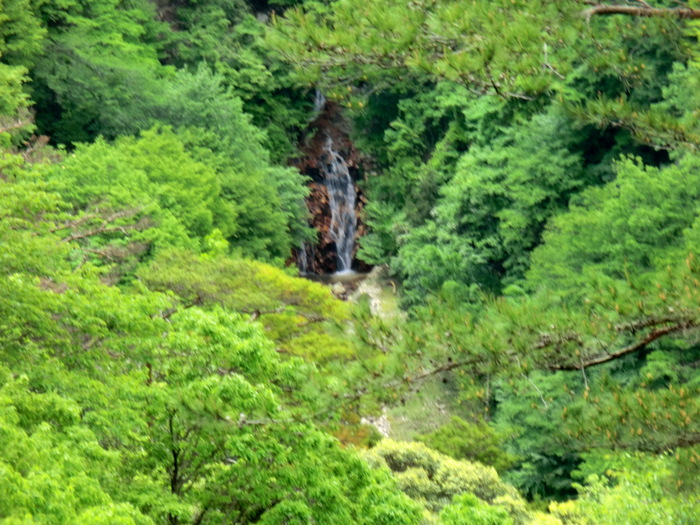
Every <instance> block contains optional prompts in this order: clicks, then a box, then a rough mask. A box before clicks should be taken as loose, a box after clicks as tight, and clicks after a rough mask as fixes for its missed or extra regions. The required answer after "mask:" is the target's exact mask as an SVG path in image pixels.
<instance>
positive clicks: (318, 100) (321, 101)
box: [311, 89, 326, 120]
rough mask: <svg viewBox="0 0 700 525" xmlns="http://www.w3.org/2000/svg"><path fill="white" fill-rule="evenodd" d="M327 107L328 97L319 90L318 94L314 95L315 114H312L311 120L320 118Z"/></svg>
mask: <svg viewBox="0 0 700 525" xmlns="http://www.w3.org/2000/svg"><path fill="white" fill-rule="evenodd" d="M325 106H326V97H325V96H323V93H321V90H320V89H317V90H316V94H315V95H314V112H313V113H312V114H311V116H312V119H311V120H314V119H315V118H316V117H318V116H319V115H320V114H321V111H323V108H324V107H325Z"/></svg>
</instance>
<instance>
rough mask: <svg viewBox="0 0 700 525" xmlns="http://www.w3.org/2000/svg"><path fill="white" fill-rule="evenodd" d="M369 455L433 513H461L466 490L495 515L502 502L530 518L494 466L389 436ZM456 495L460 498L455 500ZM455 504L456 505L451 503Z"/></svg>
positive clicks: (521, 519)
mask: <svg viewBox="0 0 700 525" xmlns="http://www.w3.org/2000/svg"><path fill="white" fill-rule="evenodd" d="M366 455H367V458H368V460H369V461H370V464H373V465H375V467H376V466H388V467H389V468H390V469H391V471H392V472H393V473H394V477H395V478H396V480H397V482H398V485H399V487H400V488H401V490H402V491H403V492H405V493H406V494H408V495H409V496H410V497H411V498H412V499H413V500H416V501H419V502H421V503H422V504H423V505H425V507H426V509H427V510H428V511H429V512H431V513H440V512H441V511H442V512H443V513H444V512H446V514H445V515H446V516H447V517H448V519H454V516H455V515H456V514H458V513H459V512H460V508H461V507H460V506H462V505H464V506H466V505H468V503H467V502H468V501H471V500H469V499H461V497H460V495H462V494H465V493H467V494H468V496H471V497H473V498H475V499H476V498H478V499H477V501H478V502H479V503H478V504H477V505H478V506H479V507H482V506H483V507H488V508H491V509H494V510H493V512H494V515H495V516H499V515H500V514H501V512H502V509H501V508H500V507H498V505H499V504H503V505H505V506H506V507H507V508H508V512H509V513H510V514H512V515H514V516H517V518H516V520H517V523H526V522H527V521H528V516H529V515H528V512H527V510H526V509H525V504H524V502H523V501H522V500H521V499H520V498H519V496H517V493H516V492H515V490H514V489H513V488H512V487H510V486H508V485H506V484H505V483H503V482H502V481H501V480H500V479H499V478H498V474H496V471H495V470H494V469H493V468H492V467H485V466H483V465H481V464H479V463H470V462H468V461H457V460H454V459H452V458H450V457H447V456H445V455H443V454H440V453H439V452H435V451H433V450H431V449H429V448H428V447H426V446H425V445H423V444H420V443H401V442H395V441H391V440H386V439H385V440H383V441H381V442H380V443H379V444H378V445H377V446H375V447H374V448H372V449H371V450H369V451H368V452H367V453H366ZM454 497H457V499H455V500H454V502H453V498H454ZM453 503H454V505H457V508H454V507H453V506H452V504H453ZM491 505H494V506H491ZM483 507H482V508H483ZM443 509H445V510H443ZM447 509H450V510H447ZM441 517H442V514H441ZM448 523H451V522H450V521H448ZM456 523H461V522H456ZM506 523H508V522H506ZM510 523H512V522H510Z"/></svg>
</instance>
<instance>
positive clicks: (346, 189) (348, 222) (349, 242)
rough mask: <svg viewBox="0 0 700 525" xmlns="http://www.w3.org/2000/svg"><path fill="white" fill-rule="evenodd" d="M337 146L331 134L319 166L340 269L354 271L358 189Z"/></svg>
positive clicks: (338, 268)
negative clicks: (329, 209)
mask: <svg viewBox="0 0 700 525" xmlns="http://www.w3.org/2000/svg"><path fill="white" fill-rule="evenodd" d="M334 148H335V145H334V143H333V139H332V138H331V136H330V135H328V136H327V139H326V143H325V147H324V152H323V153H324V154H323V157H322V158H321V159H319V160H320V161H321V162H320V166H319V167H320V169H321V174H322V175H323V183H324V185H325V186H326V189H327V190H328V201H329V205H330V208H331V226H330V236H331V239H332V240H333V242H335V246H336V253H337V271H338V273H342V272H349V271H351V270H352V251H353V248H354V246H355V232H356V231H357V214H356V213H355V201H356V200H357V192H356V191H355V183H354V182H353V180H352V177H351V176H350V171H349V170H348V165H347V164H346V162H345V159H344V158H343V157H342V156H341V155H340V154H339V153H338V152H337V151H336V150H335V149H334Z"/></svg>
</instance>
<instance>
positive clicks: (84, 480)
mask: <svg viewBox="0 0 700 525" xmlns="http://www.w3.org/2000/svg"><path fill="white" fill-rule="evenodd" d="M2 375H3V377H2V379H1V380H0V429H2V430H1V431H0V450H1V451H2V454H1V456H2V460H0V494H2V495H3V497H2V498H0V516H2V517H3V518H5V519H7V520H9V521H10V522H12V523H24V522H25V520H27V522H29V521H31V522H41V523H56V524H63V523H65V524H68V523H120V524H124V525H132V524H133V525H137V524H143V525H146V524H149V523H152V522H151V520H149V519H148V518H146V517H145V516H144V515H143V514H141V513H140V512H138V511H137V510H136V509H135V508H134V507H133V506H132V505H129V504H124V503H119V504H117V503H115V502H114V501H113V500H112V498H111V497H110V496H109V495H108V492H107V491H108V489H109V488H111V486H112V484H113V481H114V478H115V476H116V472H117V470H118V456H117V454H115V453H113V452H108V451H107V450H105V449H103V448H102V447H101V446H100V444H99V443H98V441H97V439H96V437H95V435H94V434H93V433H92V432H90V431H89V430H88V429H87V428H85V427H84V426H82V425H80V407H79V406H78V405H77V404H76V403H74V402H72V401H71V400H69V399H66V398H64V397H61V396H60V395H58V394H55V393H45V394H39V393H36V392H31V391H30V390H29V389H28V385H27V382H28V381H27V378H26V377H23V378H19V379H12V378H11V374H9V371H8V370H6V369H4V370H2ZM107 518H109V520H111V521H106V519H107ZM93 519H94V520H96V521H92V520H93ZM15 520H16V521H15Z"/></svg>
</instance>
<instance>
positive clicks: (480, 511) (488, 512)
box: [440, 494, 513, 525]
mask: <svg viewBox="0 0 700 525" xmlns="http://www.w3.org/2000/svg"><path fill="white" fill-rule="evenodd" d="M440 523H444V524H445V525H512V523H513V520H512V519H510V517H509V516H508V512H507V511H506V510H505V509H504V508H499V507H497V506H491V505H487V504H485V503H484V502H482V501H480V500H479V499H478V498H477V497H476V496H474V495H473V494H462V495H461V496H456V497H455V499H454V502H453V504H452V505H450V506H449V507H447V508H445V509H444V510H443V511H442V512H441V513H440Z"/></svg>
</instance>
